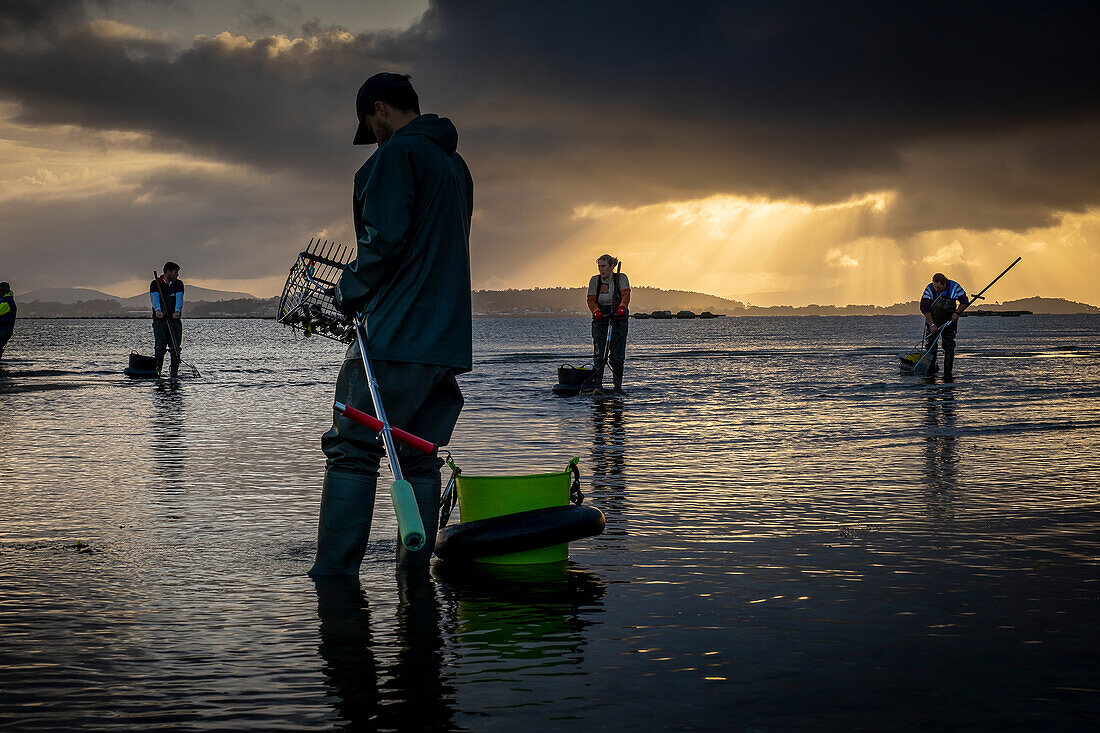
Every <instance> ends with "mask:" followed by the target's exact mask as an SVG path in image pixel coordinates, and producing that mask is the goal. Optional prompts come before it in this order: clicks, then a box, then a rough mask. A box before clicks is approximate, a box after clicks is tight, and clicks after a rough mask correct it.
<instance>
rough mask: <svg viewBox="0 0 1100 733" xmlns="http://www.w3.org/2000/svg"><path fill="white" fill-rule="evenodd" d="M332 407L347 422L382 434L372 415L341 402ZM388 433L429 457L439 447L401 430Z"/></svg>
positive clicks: (392, 429)
mask: <svg viewBox="0 0 1100 733" xmlns="http://www.w3.org/2000/svg"><path fill="white" fill-rule="evenodd" d="M334 406H335V407H336V409H337V410H339V411H340V414H341V415H343V416H344V417H346V418H348V419H349V420H354V421H355V422H357V423H359V424H360V425H366V426H367V427H368V428H370V429H371V430H373V431H375V432H376V433H380V432H382V421H381V420H379V419H378V418H376V417H374V416H373V415H368V414H367V413H365V412H363V411H362V410H357V409H355V408H354V407H352V406H351V405H345V404H344V403H343V402H337V403H336V404H335V405H334ZM390 431H391V432H392V433H393V437H394V439H395V440H400V441H401V442H402V443H404V444H405V445H407V446H410V447H412V448H416V449H417V450H418V451H420V452H421V453H427V454H428V455H431V454H432V453H434V452H435V451H436V449H437V448H438V447H439V446H437V445H436V444H435V443H432V442H429V441H427V440H424V439H423V438H418V437H416V436H415V435H413V434H412V433H406V432H405V431H404V430H402V429H401V428H394V427H391V428H390Z"/></svg>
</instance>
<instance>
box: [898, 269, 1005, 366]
mask: <svg viewBox="0 0 1100 733" xmlns="http://www.w3.org/2000/svg"><path fill="white" fill-rule="evenodd" d="M1021 259H1022V258H1021V257H1017V258H1016V259H1015V260H1013V262H1012V264H1011V265H1009V266H1008V267H1006V268H1005V269H1004V272H1002V273H1001V274H1000V275H998V276H997V277H995V278H993V282H991V283H989V284H988V285H986V286H985V287H984V288H982V290H981V292H980V293H978V294H977V295H975V296H974V297H973V299H971V301H970V302H969V303H967V304H966V305H965V306H963V307H962V308H959V310H958V311H956V312H957V313H959V314H960V315H961V314H962V312H963V311H964V310H966V309H967V308H969V307H970V306H971V305H973V304H974V303H976V302H978V301H979V300H981V299H982V295H983V294H984V293H985V291H987V290H989V289H990V288H991V287H993V284H994V283H996V282H997V281H998V280H1000V279H1001V278H1002V277H1004V276H1005V274H1006V273H1007V272H1008V271H1009V270H1011V269H1012V268H1013V267H1015V266H1016V263H1017V262H1019V261H1020V260H1021ZM950 326H951V324H950V323H945V324H943V325H942V326H939V327H938V328H937V329H936V337H935V338H934V339H932V345H931V346H929V347H928V350H927V351H925V352H924V353H923V354H921V355H919V356H918V358H917V359H916V360H915V361H914V360H913V359H912V357H913V356H914V354H912V353H910V354H899V356H900V357H901V358H902V360H903V361H910V362H912V364H913V374H915V375H917V376H918V377H924V376H928V372H929V370H930V369H931V368H932V359H930V358H929V357H931V356H934V355H935V353H936V346H937V345H938V344H939V342H940V337H941V336H943V332H944V331H946V330H947V329H948V328H949V327H950Z"/></svg>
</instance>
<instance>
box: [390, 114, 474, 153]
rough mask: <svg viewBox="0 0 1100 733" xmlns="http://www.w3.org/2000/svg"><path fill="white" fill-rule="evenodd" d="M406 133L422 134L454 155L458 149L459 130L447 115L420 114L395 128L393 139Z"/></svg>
mask: <svg viewBox="0 0 1100 733" xmlns="http://www.w3.org/2000/svg"><path fill="white" fill-rule="evenodd" d="M404 135H421V136H423V137H426V138H428V139H429V140H431V141H432V142H433V143H435V144H436V145H438V146H439V147H441V148H443V151H444V152H445V153H447V155H454V154H455V152H456V151H457V150H458V130H457V129H455V126H454V123H452V122H451V121H450V120H448V119H447V118H446V117H440V116H439V115H420V116H419V117H417V118H416V119H415V120H413V121H412V122H410V123H408V124H407V125H405V126H404V127H402V128H400V129H398V130H395V131H394V133H393V137H392V138H390V140H393V139H394V138H396V137H399V136H404Z"/></svg>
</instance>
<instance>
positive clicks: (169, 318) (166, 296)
mask: <svg viewBox="0 0 1100 733" xmlns="http://www.w3.org/2000/svg"><path fill="white" fill-rule="evenodd" d="M179 275H180V266H179V265H177V264H176V263H175V262H165V263H164V273H163V274H162V275H161V276H160V277H158V278H156V279H154V280H153V281H152V282H150V283H149V300H150V302H151V303H152V306H153V358H154V359H156V360H157V373H158V374H159V373H160V371H161V369H162V368H163V367H164V352H165V351H167V352H168V353H169V354H170V355H171V357H172V358H171V367H170V376H171V378H172V379H175V378H176V377H178V376H179V371H180V349H181V348H182V347H183V321H182V320H181V319H182V318H183V280H180V279H179Z"/></svg>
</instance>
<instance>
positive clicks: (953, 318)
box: [920, 272, 970, 378]
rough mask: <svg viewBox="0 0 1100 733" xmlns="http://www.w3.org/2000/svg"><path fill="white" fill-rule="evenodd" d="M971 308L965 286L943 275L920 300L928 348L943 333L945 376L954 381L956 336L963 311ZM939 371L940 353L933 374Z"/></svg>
mask: <svg viewBox="0 0 1100 733" xmlns="http://www.w3.org/2000/svg"><path fill="white" fill-rule="evenodd" d="M969 304H970V299H969V298H967V297H966V291H965V290H963V287H962V285H959V284H958V283H957V282H955V281H954V280H948V279H947V276H946V275H944V274H943V273H942V272H937V273H936V274H935V275H933V276H932V282H930V283H928V285H927V287H925V288H924V293H923V294H922V295H921V298H920V312H921V313H923V314H924V340H925V343H926V344H927V343H928V342H929V341H931V340H932V339H935V338H936V334H937V333H938V332H939V331H940V330H941V329H942V330H943V335H942V336H940V343H941V344H942V346H943V376H944V377H946V378H950V377H951V370H952V368H953V367H954V365H955V333H956V332H957V331H958V328H959V325H958V324H959V313H958V311H959V309H960V308H965V307H966V306H967V305H969ZM934 371H936V353H935V352H933V353H932V365H931V367H930V368H929V369H928V373H929V374H931V373H933V372H934Z"/></svg>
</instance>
